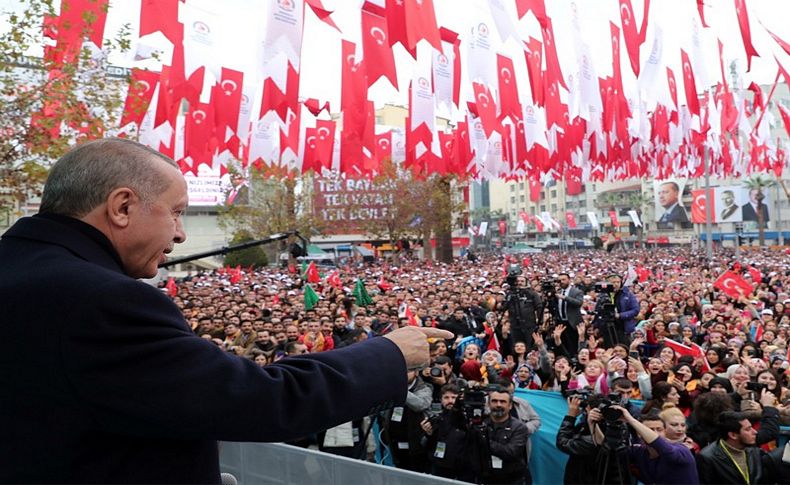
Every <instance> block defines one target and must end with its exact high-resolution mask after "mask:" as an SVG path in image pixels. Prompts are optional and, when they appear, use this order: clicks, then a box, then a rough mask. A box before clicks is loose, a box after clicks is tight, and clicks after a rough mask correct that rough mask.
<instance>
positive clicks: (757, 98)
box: [748, 81, 765, 113]
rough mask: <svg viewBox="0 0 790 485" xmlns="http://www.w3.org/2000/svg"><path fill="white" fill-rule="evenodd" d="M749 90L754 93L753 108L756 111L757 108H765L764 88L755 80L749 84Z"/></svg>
mask: <svg viewBox="0 0 790 485" xmlns="http://www.w3.org/2000/svg"><path fill="white" fill-rule="evenodd" d="M748 89H749V91H751V92H752V93H754V98H753V99H752V110H753V111H754V112H755V113H756V112H757V108H758V107H759V108H760V109H765V101H764V100H763V90H762V89H760V86H758V85H757V84H756V83H755V82H754V81H752V83H751V84H749V88H748Z"/></svg>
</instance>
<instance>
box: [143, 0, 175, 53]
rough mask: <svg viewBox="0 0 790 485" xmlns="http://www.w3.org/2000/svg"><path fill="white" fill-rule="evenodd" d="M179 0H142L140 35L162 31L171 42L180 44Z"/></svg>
mask: <svg viewBox="0 0 790 485" xmlns="http://www.w3.org/2000/svg"><path fill="white" fill-rule="evenodd" d="M178 4H179V0H142V4H141V6H140V37H142V36H144V35H148V34H153V33H154V32H162V34H164V36H165V37H167V38H168V39H169V40H170V42H172V43H173V44H180V43H181V39H182V38H183V36H184V26H183V24H181V23H180V22H179V21H178Z"/></svg>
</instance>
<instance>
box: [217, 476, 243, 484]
mask: <svg viewBox="0 0 790 485" xmlns="http://www.w3.org/2000/svg"><path fill="white" fill-rule="evenodd" d="M219 478H220V481H221V482H222V485H239V481H238V480H236V477H234V476H233V474H232V473H220V474H219Z"/></svg>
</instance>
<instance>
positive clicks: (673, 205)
mask: <svg viewBox="0 0 790 485" xmlns="http://www.w3.org/2000/svg"><path fill="white" fill-rule="evenodd" d="M658 203H659V204H660V205H661V207H663V208H664V215H662V216H661V219H659V220H658V222H688V220H689V217H688V214H686V209H684V208H683V206H682V205H680V186H679V185H678V184H677V183H676V182H664V183H662V184H661V185H660V186H659V187H658Z"/></svg>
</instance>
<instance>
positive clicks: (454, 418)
mask: <svg viewBox="0 0 790 485" xmlns="http://www.w3.org/2000/svg"><path fill="white" fill-rule="evenodd" d="M441 394H442V397H441V405H442V410H441V412H440V413H439V414H434V415H433V416H429V417H427V418H425V419H423V420H422V422H421V423H420V427H421V428H422V430H423V432H424V433H425V438H424V439H423V446H424V448H425V450H426V451H427V452H428V460H429V461H430V463H431V475H435V476H437V477H443V478H450V479H454V480H462V481H470V482H471V481H473V480H474V475H473V473H472V470H471V469H470V467H469V461H468V459H467V451H468V447H467V442H468V439H467V432H466V424H465V423H464V416H463V413H462V412H461V411H460V410H458V409H456V408H455V405H456V399H457V398H458V386H456V385H454V384H447V385H444V386H442V390H441Z"/></svg>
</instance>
